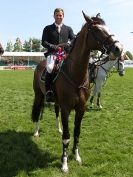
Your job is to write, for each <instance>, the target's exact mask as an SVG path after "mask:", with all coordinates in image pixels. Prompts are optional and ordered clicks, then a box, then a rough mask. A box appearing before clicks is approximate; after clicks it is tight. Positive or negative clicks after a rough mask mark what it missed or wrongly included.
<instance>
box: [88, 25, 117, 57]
mask: <svg viewBox="0 0 133 177" xmlns="http://www.w3.org/2000/svg"><path fill="white" fill-rule="evenodd" d="M97 24H98V23H97ZM94 25H96V24H95V22H92V23H91V24H90V25H89V31H90V32H91V34H92V36H93V38H94V39H95V40H96V42H97V43H98V45H99V46H102V53H104V54H109V53H110V51H111V49H112V47H113V45H114V44H115V43H117V42H119V41H117V40H115V41H113V42H112V43H111V44H107V43H108V41H109V39H110V38H111V37H112V36H114V35H113V34H111V35H108V36H107V38H106V39H105V40H104V41H102V40H101V39H100V38H99V37H98V36H97V35H96V34H95V32H94V30H93V26H94Z"/></svg>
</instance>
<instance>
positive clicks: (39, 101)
mask: <svg viewBox="0 0 133 177" xmlns="http://www.w3.org/2000/svg"><path fill="white" fill-rule="evenodd" d="M37 74H38V73H37V69H36V70H35V73H34V81H33V88H34V92H35V98H34V102H33V106H32V116H31V118H32V121H33V122H38V120H39V118H42V114H43V110H44V94H43V93H42V91H41V88H40V86H39V80H38V76H37Z"/></svg>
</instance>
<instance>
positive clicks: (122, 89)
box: [0, 69, 133, 177]
mask: <svg viewBox="0 0 133 177" xmlns="http://www.w3.org/2000/svg"><path fill="white" fill-rule="evenodd" d="M32 80H33V71H0V177H28V176H30V177H64V176H67V177H133V69H126V75H125V76H124V77H119V76H118V74H117V73H116V74H113V75H112V76H111V77H110V78H109V80H108V82H107V83H106V85H105V86H104V89H103V93H102V104H103V109H102V110H101V111H98V110H91V111H88V109H87V111H86V113H85V115H84V119H83V121H82V128H81V136H80V155H81V157H82V160H83V165H82V166H79V165H78V164H77V163H76V162H75V161H74V160H73V158H72V153H71V148H72V142H73V137H72V135H73V120H74V119H73V117H74V112H72V113H71V116H70V132H71V143H70V146H69V155H70V157H69V169H70V171H69V173H68V174H65V175H64V174H63V173H62V172H61V170H60V167H61V163H60V157H61V153H62V145H61V136H60V135H59V133H58V132H57V129H56V126H55V115H54V111H53V106H49V107H46V109H45V112H44V113H45V114H44V116H43V119H42V120H41V136H40V138H38V139H36V138H34V137H33V131H34V125H33V124H32V122H31V107H32V103H33V90H32Z"/></svg>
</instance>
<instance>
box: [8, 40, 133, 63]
mask: <svg viewBox="0 0 133 177" xmlns="http://www.w3.org/2000/svg"><path fill="white" fill-rule="evenodd" d="M45 50H46V49H45V48H43V47H42V45H41V40H40V39H37V38H29V40H28V41H26V40H25V41H24V43H22V42H21V39H20V38H19V37H17V38H16V40H15V43H14V44H13V43H12V42H11V41H8V42H7V46H6V49H5V51H7V52H23V51H25V52H44V51H45ZM125 54H126V56H127V57H128V58H127V59H130V60H133V55H132V54H131V52H129V51H126V52H125Z"/></svg>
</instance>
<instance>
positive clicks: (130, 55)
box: [125, 51, 133, 60]
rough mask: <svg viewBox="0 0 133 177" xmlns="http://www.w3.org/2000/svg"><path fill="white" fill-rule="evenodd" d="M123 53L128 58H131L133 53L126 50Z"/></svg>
mask: <svg viewBox="0 0 133 177" xmlns="http://www.w3.org/2000/svg"><path fill="white" fill-rule="evenodd" d="M125 54H126V55H127V56H128V58H129V59H130V60H133V55H132V54H131V52H129V51H126V53H125Z"/></svg>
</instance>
